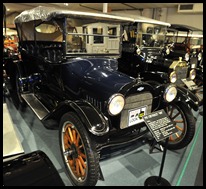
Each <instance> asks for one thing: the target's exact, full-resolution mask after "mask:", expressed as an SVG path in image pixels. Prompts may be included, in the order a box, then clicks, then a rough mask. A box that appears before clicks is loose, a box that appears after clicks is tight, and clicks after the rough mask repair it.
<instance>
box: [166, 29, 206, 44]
mask: <svg viewBox="0 0 206 189" xmlns="http://www.w3.org/2000/svg"><path fill="white" fill-rule="evenodd" d="M166 43H167V44H169V43H181V44H186V45H189V46H190V47H192V46H194V45H202V44H203V35H202V33H201V32H200V33H198V32H197V33H195V32H191V33H187V32H182V31H179V32H178V31H176V32H168V33H167V35H166Z"/></svg>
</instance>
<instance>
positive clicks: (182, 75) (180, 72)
mask: <svg viewBox="0 0 206 189" xmlns="http://www.w3.org/2000/svg"><path fill="white" fill-rule="evenodd" d="M175 71H176V74H177V81H176V84H177V85H181V84H184V83H183V82H182V79H186V78H187V72H188V67H177V68H176V69H175Z"/></svg>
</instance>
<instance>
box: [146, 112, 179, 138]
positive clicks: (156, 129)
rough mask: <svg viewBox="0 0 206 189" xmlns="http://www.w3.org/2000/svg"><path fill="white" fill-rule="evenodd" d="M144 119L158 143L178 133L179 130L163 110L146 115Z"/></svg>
mask: <svg viewBox="0 0 206 189" xmlns="http://www.w3.org/2000/svg"><path fill="white" fill-rule="evenodd" d="M143 119H144V121H145V123H146V125H147V127H148V128H149V130H150V132H151V133H152V135H153V136H154V138H155V140H156V141H157V142H159V141H161V140H164V139H166V138H168V137H169V136H170V135H172V134H174V133H176V132H178V129H177V128H176V127H175V125H174V123H173V122H172V121H171V119H170V118H169V116H168V115H167V114H166V112H165V111H164V110H163V109H162V110H159V111H156V112H152V113H151V114H148V115H145V116H143Z"/></svg>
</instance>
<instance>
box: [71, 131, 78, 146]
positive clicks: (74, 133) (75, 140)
mask: <svg viewBox="0 0 206 189" xmlns="http://www.w3.org/2000/svg"><path fill="white" fill-rule="evenodd" d="M72 134H73V142H74V144H76V142H77V139H76V131H75V130H74V129H73V130H72Z"/></svg>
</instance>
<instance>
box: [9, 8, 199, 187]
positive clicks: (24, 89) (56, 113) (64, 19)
mask: <svg viewBox="0 0 206 189" xmlns="http://www.w3.org/2000/svg"><path fill="white" fill-rule="evenodd" d="M127 22H133V19H128V18H125V17H120V16H114V15H113V16H112V15H107V14H103V13H102V14H101V13H89V12H79V11H68V10H58V9H54V8H49V7H36V8H34V9H31V10H27V11H24V12H22V13H21V14H20V15H18V16H17V17H16V18H15V24H16V28H17V31H18V37H19V51H20V53H21V58H22V60H21V61H19V62H18V63H15V64H13V69H12V70H13V74H12V77H11V83H12V86H13V90H15V91H16V93H17V96H18V97H19V102H20V104H21V105H23V104H28V105H29V106H30V107H31V109H32V110H33V111H34V113H35V114H36V115H37V117H38V118H39V119H40V120H41V121H42V123H43V125H44V126H45V127H46V128H48V129H58V130H59V142H60V151H61V154H62V158H63V161H64V165H65V169H66V172H67V173H68V176H69V178H70V180H71V182H72V184H73V185H77V186H86V185H96V183H97V181H98V180H99V179H102V180H103V174H102V171H101V167H100V164H99V162H100V159H101V151H102V149H104V148H107V147H109V146H114V145H122V144H127V143H128V144H129V143H130V142H132V141H135V140H138V139H140V138H141V137H143V136H147V134H149V133H150V132H149V129H148V127H147V126H146V124H145V122H144V120H143V119H142V117H143V116H144V115H147V114H149V113H152V112H156V111H158V110H163V109H164V111H165V112H166V113H167V114H168V116H169V117H170V118H171V121H172V122H173V123H174V125H175V127H176V128H177V130H178V132H176V133H175V134H172V135H170V137H169V142H168V149H170V150H178V149H182V148H184V147H186V146H187V145H188V144H189V143H190V142H191V140H192V139H193V136H194V134H195V120H194V117H193V115H192V112H191V110H190V109H189V107H188V105H187V104H186V103H185V101H186V100H187V97H186V96H185V95H182V94H181V93H180V92H179V90H177V89H176V87H175V86H173V85H170V84H160V85H153V84H150V83H149V82H144V81H142V79H141V78H140V77H137V78H133V77H131V76H128V75H126V74H124V73H122V72H120V71H118V61H117V58H118V57H119V56H120V46H121V36H122V30H121V27H120V26H121V24H123V23H127ZM193 100H194V99H189V100H188V102H187V103H189V104H190V103H191V104H193V103H194V102H193ZM195 107H196V108H198V106H197V105H196V106H195ZM161 142H162V145H164V144H165V143H164V140H163V141H161ZM54 153H58V152H54Z"/></svg>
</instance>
